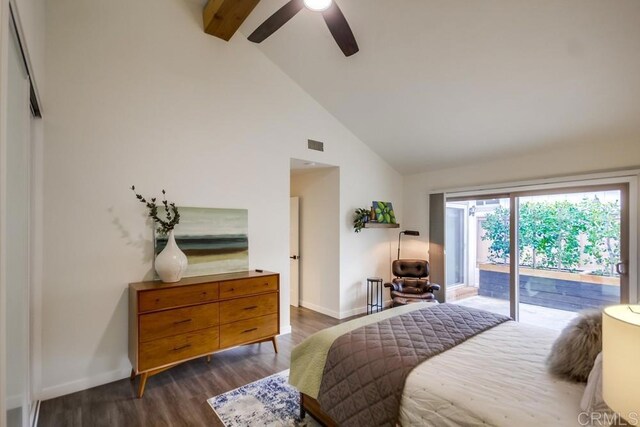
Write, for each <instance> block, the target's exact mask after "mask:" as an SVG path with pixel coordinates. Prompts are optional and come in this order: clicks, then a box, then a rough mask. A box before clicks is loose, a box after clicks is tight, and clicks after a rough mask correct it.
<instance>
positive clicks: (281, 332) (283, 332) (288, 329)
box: [278, 325, 291, 336]
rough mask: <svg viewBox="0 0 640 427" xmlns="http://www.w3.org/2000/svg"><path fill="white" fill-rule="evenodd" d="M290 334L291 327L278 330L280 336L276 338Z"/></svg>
mask: <svg viewBox="0 0 640 427" xmlns="http://www.w3.org/2000/svg"><path fill="white" fill-rule="evenodd" d="M290 333H291V325H288V326H285V327H284V328H280V334H279V335H278V336H282V335H287V334H290Z"/></svg>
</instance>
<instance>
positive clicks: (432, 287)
mask: <svg viewBox="0 0 640 427" xmlns="http://www.w3.org/2000/svg"><path fill="white" fill-rule="evenodd" d="M427 288H428V289H430V290H431V291H439V290H440V285H438V284H436V283H429V284H428V285H427Z"/></svg>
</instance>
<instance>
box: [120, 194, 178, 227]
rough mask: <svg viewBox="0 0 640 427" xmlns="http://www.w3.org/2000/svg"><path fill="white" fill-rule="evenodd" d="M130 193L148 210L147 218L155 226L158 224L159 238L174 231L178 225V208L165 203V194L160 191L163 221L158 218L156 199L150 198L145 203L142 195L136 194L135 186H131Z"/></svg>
mask: <svg viewBox="0 0 640 427" xmlns="http://www.w3.org/2000/svg"><path fill="white" fill-rule="evenodd" d="M131 191H133V193H134V194H135V195H136V198H137V199H138V201H139V202H140V203H144V205H145V206H146V207H147V209H148V210H149V215H148V216H149V218H151V219H152V220H153V222H155V223H156V224H158V228H157V232H158V234H160V235H161V236H166V235H167V234H169V232H170V231H171V230H173V229H174V227H175V226H176V225H178V224H179V223H180V213H179V212H178V208H177V207H176V204H175V203H169V202H167V198H166V197H165V196H166V192H165V191H164V190H162V205H163V207H164V215H163V216H164V219H163V218H160V216H158V205H157V204H156V198H155V197H152V198H151V199H149V201H147V199H145V198H144V197H142V195H140V194H138V193H136V187H135V185H132V186H131Z"/></svg>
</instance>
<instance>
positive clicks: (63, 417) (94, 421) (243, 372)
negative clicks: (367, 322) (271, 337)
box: [38, 307, 340, 427]
mask: <svg viewBox="0 0 640 427" xmlns="http://www.w3.org/2000/svg"><path fill="white" fill-rule="evenodd" d="M338 323H340V321H339V320H336V319H333V318H331V317H329V316H325V315H323V314H319V313H316V312H314V311H311V310H308V309H305V308H295V307H291V326H292V329H293V332H292V333H291V334H288V335H283V336H281V337H278V350H279V353H278V354H275V353H274V351H273V346H272V345H271V343H263V344H254V345H249V346H244V347H238V348H234V349H231V350H227V351H223V352H220V353H216V354H214V356H213V358H212V359H211V363H210V364H207V363H206V362H205V360H204V359H197V360H192V361H191V362H188V363H185V364H183V365H180V366H177V367H175V368H173V369H170V370H168V371H166V372H163V373H161V374H159V375H156V376H154V377H150V378H149V380H148V382H147V387H146V391H145V394H144V397H143V398H142V399H137V398H136V390H135V383H132V382H131V381H129V380H128V379H124V380H120V381H116V382H113V383H110V384H105V385H103V386H100V387H95V388H92V389H89V390H85V391H81V392H78V393H74V394H70V395H67V396H62V397H59V398H56V399H51V400H47V401H44V402H42V405H41V409H40V419H39V423H38V426H40V427H48V426H56V427H58V426H65V427H66V426H127V427H128V426H221V425H222V423H221V422H220V420H219V419H218V418H217V417H216V415H215V413H214V412H213V411H212V410H211V408H210V407H209V404H208V403H207V399H208V398H210V397H213V396H216V395H218V394H220V393H224V392H226V391H229V390H233V389H234V388H237V387H240V386H242V385H244V384H248V383H250V382H253V381H256V380H259V379H260V378H264V377H266V376H268V375H271V374H274V373H276V372H280V371H283V370H285V369H288V368H289V356H290V354H291V349H292V348H293V347H294V346H295V345H297V344H298V343H300V342H301V341H302V340H303V339H304V338H306V337H307V336H309V335H311V334H312V333H314V332H317V331H319V330H321V329H325V328H328V327H329V326H333V325H335V324H338ZM136 383H137V380H136Z"/></svg>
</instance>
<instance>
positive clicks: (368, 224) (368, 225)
mask: <svg viewBox="0 0 640 427" xmlns="http://www.w3.org/2000/svg"><path fill="white" fill-rule="evenodd" d="M364 228H400V224H386V223H383V222H366V223H365V224H364Z"/></svg>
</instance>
